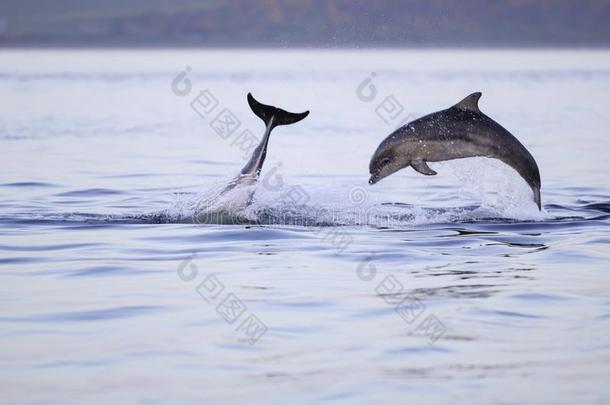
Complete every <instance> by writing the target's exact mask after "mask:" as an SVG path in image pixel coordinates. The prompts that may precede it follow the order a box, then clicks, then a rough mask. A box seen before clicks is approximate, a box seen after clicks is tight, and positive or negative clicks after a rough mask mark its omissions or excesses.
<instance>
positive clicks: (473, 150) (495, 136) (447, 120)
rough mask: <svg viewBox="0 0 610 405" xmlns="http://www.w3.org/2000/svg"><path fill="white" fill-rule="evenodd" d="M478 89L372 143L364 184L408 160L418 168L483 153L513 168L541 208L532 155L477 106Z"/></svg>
mask: <svg viewBox="0 0 610 405" xmlns="http://www.w3.org/2000/svg"><path fill="white" fill-rule="evenodd" d="M480 98H481V93H473V94H471V95H469V96H468V97H466V98H465V99H463V100H462V101H460V102H459V103H457V104H456V105H454V106H453V107H451V108H448V109H446V110H443V111H438V112H435V113H432V114H430V115H426V116H425V117H422V118H420V119H418V120H415V121H413V122H410V123H409V124H406V125H404V126H403V127H401V128H399V129H397V130H396V131H394V132H393V133H392V134H390V135H389V136H388V137H387V138H386V139H385V140H384V141H383V142H381V144H380V145H379V147H378V148H377V150H376V151H375V153H374V155H373V157H372V158H371V163H370V165H369V172H370V174H371V178H370V180H369V183H370V184H375V183H377V182H378V181H379V180H381V179H383V178H384V177H387V176H389V175H391V174H393V173H395V172H397V171H398V170H400V169H403V168H405V167H408V166H412V167H413V169H415V170H416V171H418V172H419V173H421V174H425V175H428V176H433V175H435V174H436V172H435V171H434V170H432V169H430V167H428V165H427V164H426V162H440V161H443V160H451V159H461V158H467V157H476V156H482V157H488V158H494V159H499V160H500V161H502V162H504V163H505V164H507V165H509V166H510V167H512V168H513V169H515V170H516V171H517V173H519V175H520V176H521V177H523V179H524V180H525V181H526V182H527V184H528V185H529V186H530V188H531V189H532V191H533V193H534V201H535V202H536V205H537V206H538V209H539V210H540V209H542V208H541V202H540V172H539V171H538V165H536V161H535V160H534V158H533V157H532V155H531V154H530V153H529V152H528V150H527V149H525V146H523V145H522V144H521V142H519V141H518V140H517V138H515V137H514V136H513V135H512V134H511V133H510V132H508V131H507V130H506V129H504V128H503V127H502V126H501V125H500V124H498V123H497V122H495V121H494V120H492V119H491V118H489V117H488V116H487V115H485V114H483V113H482V112H481V110H479V105H478V103H479V99H480Z"/></svg>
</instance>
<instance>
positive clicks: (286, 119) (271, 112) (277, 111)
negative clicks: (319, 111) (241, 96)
mask: <svg viewBox="0 0 610 405" xmlns="http://www.w3.org/2000/svg"><path fill="white" fill-rule="evenodd" d="M248 104H250V108H251V109H252V111H253V112H254V114H256V116H257V117H259V118H260V119H261V120H263V121H264V122H265V125H266V126H269V125H271V126H272V127H276V126H278V125H289V124H294V123H295V122H299V121H301V120H302V119H303V118H305V117H307V116H308V115H309V111H305V112H302V113H291V112H288V111H284V110H282V109H281V108H276V107H273V106H270V105H265V104H263V103H259V102H258V101H256V99H255V98H254V97H252V94H250V93H248Z"/></svg>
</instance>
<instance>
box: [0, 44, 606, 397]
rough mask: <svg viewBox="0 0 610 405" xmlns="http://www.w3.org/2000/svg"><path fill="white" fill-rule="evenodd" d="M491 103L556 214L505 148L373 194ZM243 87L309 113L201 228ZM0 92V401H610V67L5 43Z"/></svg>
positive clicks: (573, 54)
mask: <svg viewBox="0 0 610 405" xmlns="http://www.w3.org/2000/svg"><path fill="white" fill-rule="evenodd" d="M181 72H184V73H185V74H186V76H184V75H183V76H180V74H181ZM479 90H480V91H482V92H483V98H482V99H481V109H482V110H483V111H484V112H486V113H487V114H488V115H490V116H491V117H493V118H494V119H496V120H497V121H499V122H500V123H502V124H503V125H504V126H505V127H506V128H508V129H509V130H510V131H511V132H512V133H513V134H515V136H517V137H518V138H519V139H520V140H521V141H522V142H523V143H524V144H525V146H526V147H527V148H528V149H529V150H530V151H531V153H532V154H533V155H534V157H535V158H536V160H537V161H538V165H539V167H540V171H541V176H542V185H543V186H542V200H543V205H544V209H543V212H541V213H540V212H538V210H537V209H536V207H535V205H534V203H533V202H532V201H531V192H530V191H529V189H528V187H527V186H526V185H525V183H524V182H523V181H522V180H521V179H520V178H519V177H518V176H517V175H516V174H515V173H514V172H513V171H512V170H511V169H508V168H507V167H505V166H503V165H502V164H499V163H497V162H494V161H488V160H486V159H470V160H464V161H459V162H458V161H456V162H448V163H441V164H436V165H431V166H432V167H433V168H434V169H435V170H436V171H438V172H439V175H438V176H434V177H428V176H421V175H419V174H418V173H415V172H413V171H412V170H411V169H407V170H404V171H402V172H399V173H398V174H396V175H394V176H392V177H390V178H388V179H385V180H383V181H382V182H381V183H379V184H377V185H375V186H369V185H368V184H367V180H368V162H369V159H370V156H371V154H372V153H373V151H374V149H375V148H376V146H377V145H378V143H379V142H380V141H381V140H382V139H383V138H384V137H385V136H386V135H387V134H389V133H390V132H391V131H392V130H393V129H394V128H395V127H397V126H398V125H399V124H400V122H402V121H404V120H410V119H413V118H414V117H418V116H421V115H424V114H427V113H429V112H432V111H436V110H439V109H443V108H446V107H449V106H450V105H453V104H454V103H456V102H457V101H459V100H460V99H461V98H463V97H464V96H466V95H468V94H470V93H471V92H474V91H479ZM248 91H251V92H253V94H254V95H255V96H256V97H257V98H258V99H260V100H261V101H262V102H264V103H268V104H274V105H277V106H280V107H282V108H284V109H287V110H289V111H303V110H311V114H310V116H309V117H308V118H307V119H305V120H304V121H303V122H300V123H298V124H295V125H293V126H290V127H281V128H278V129H277V130H276V131H275V132H274V133H273V134H272V137H271V141H270V146H269V152H268V157H267V162H266V165H265V168H264V170H263V173H262V174H263V181H262V182H260V183H259V184H258V185H257V186H256V187H255V189H254V190H248V191H255V200H254V204H253V205H252V206H251V207H249V208H247V209H243V208H240V207H239V205H235V204H232V201H224V202H222V204H223V208H226V209H225V211H226V212H225V215H223V216H222V218H220V217H214V216H209V215H201V213H202V212H207V211H205V209H206V207H205V206H204V205H205V204H204V202H205V201H207V200H208V199H209V197H210V196H211V195H213V193H214V190H218V189H219V187H222V186H223V185H224V184H226V182H227V181H228V180H229V179H230V178H231V176H232V175H234V174H235V173H237V172H238V170H239V169H240V168H241V166H242V165H243V164H244V159H245V157H247V155H248V147H247V142H246V140H247V139H249V138H248V136H251V135H254V136H260V135H261V134H262V130H263V125H262V122H261V121H260V120H259V119H258V118H256V117H255V116H254V115H253V114H252V113H251V112H250V111H249V108H248V106H247V103H246V99H245V96H246V94H247V92H248ZM0 100H1V106H2V108H0V150H1V151H2V160H1V166H0V169H1V170H0V193H1V196H2V198H1V199H0V400H1V401H2V403H49V402H62V403H70V402H74V403H83V402H103V403H108V402H115V403H156V402H172V403H201V402H202V401H207V402H219V401H223V400H225V401H226V400H232V401H250V402H263V401H268V400H274V401H275V402H278V403H285V402H297V403H299V402H312V401H326V402H361V403H370V401H373V400H381V401H390V400H392V401H401V402H405V401H411V402H414V401H418V402H420V403H446V402H448V401H456V400H457V401H459V402H468V403H490V402H502V403H523V402H532V403H574V402H575V401H584V402H589V403H608V402H610V389H609V388H608V381H609V380H610V341H609V339H608V336H609V334H610V271H609V268H610V266H609V259H610V248H609V246H610V245H609V243H610V228H609V224H610V221H609V218H610V216H609V215H610V183H609V181H608V173H609V170H608V169H609V168H610V163H609V162H610V144H609V141H608V139H609V138H608V128H609V124H610V122H609V115H608V105H610V52H602V51H599V52H597V51H596V52H593V51H550V50H549V51H459V52H454V51H341V52H336V51H300V52H287V51H286V52H272V51H205V52H204V51H179V52H178V51H175V52H174V51H149V52H148V51H147V52H145V51H3V52H1V53H0ZM238 197H239V196H238ZM202 210H204V211H202ZM219 222H222V224H219Z"/></svg>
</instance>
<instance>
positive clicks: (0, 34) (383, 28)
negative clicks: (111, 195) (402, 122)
mask: <svg viewBox="0 0 610 405" xmlns="http://www.w3.org/2000/svg"><path fill="white" fill-rule="evenodd" d="M0 45H2V46H20V45H26V46H206V47H214V46H218V47H222V46H245V47H248V46H275V47H293V46H323V47H335V46H337V47H340V46H350V47H354V46H355V47H358V46H362V47H368V46H409V47H413V46H608V45H610V0H417V1H416V0H366V1H365V0H351V1H350V0H284V1H280V0H258V1H256V0H233V1H221V0H174V1H162V0H148V1H146V0H131V1H122V0H121V1H119V0H97V1H96V0H51V1H35V0H2V2H0Z"/></svg>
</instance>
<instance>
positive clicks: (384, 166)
mask: <svg viewBox="0 0 610 405" xmlns="http://www.w3.org/2000/svg"><path fill="white" fill-rule="evenodd" d="M403 132H404V130H403V129H402V128H401V129H398V130H396V131H394V132H393V133H392V134H390V136H388V137H387V138H386V139H385V140H384V141H383V142H382V143H381V144H380V145H379V147H378V148H377V150H376V151H375V153H374V154H373V157H372V158H371V163H370V164H369V173H370V174H371V178H370V179H369V184H375V183H377V182H378V181H379V180H381V179H383V178H385V177H388V176H389V175H391V174H393V173H396V172H397V171H399V170H401V169H404V168H405V167H408V166H409V163H410V159H409V154H408V153H405V152H406V151H405V150H404V148H402V147H401V143H402V138H403V136H404V134H403Z"/></svg>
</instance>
